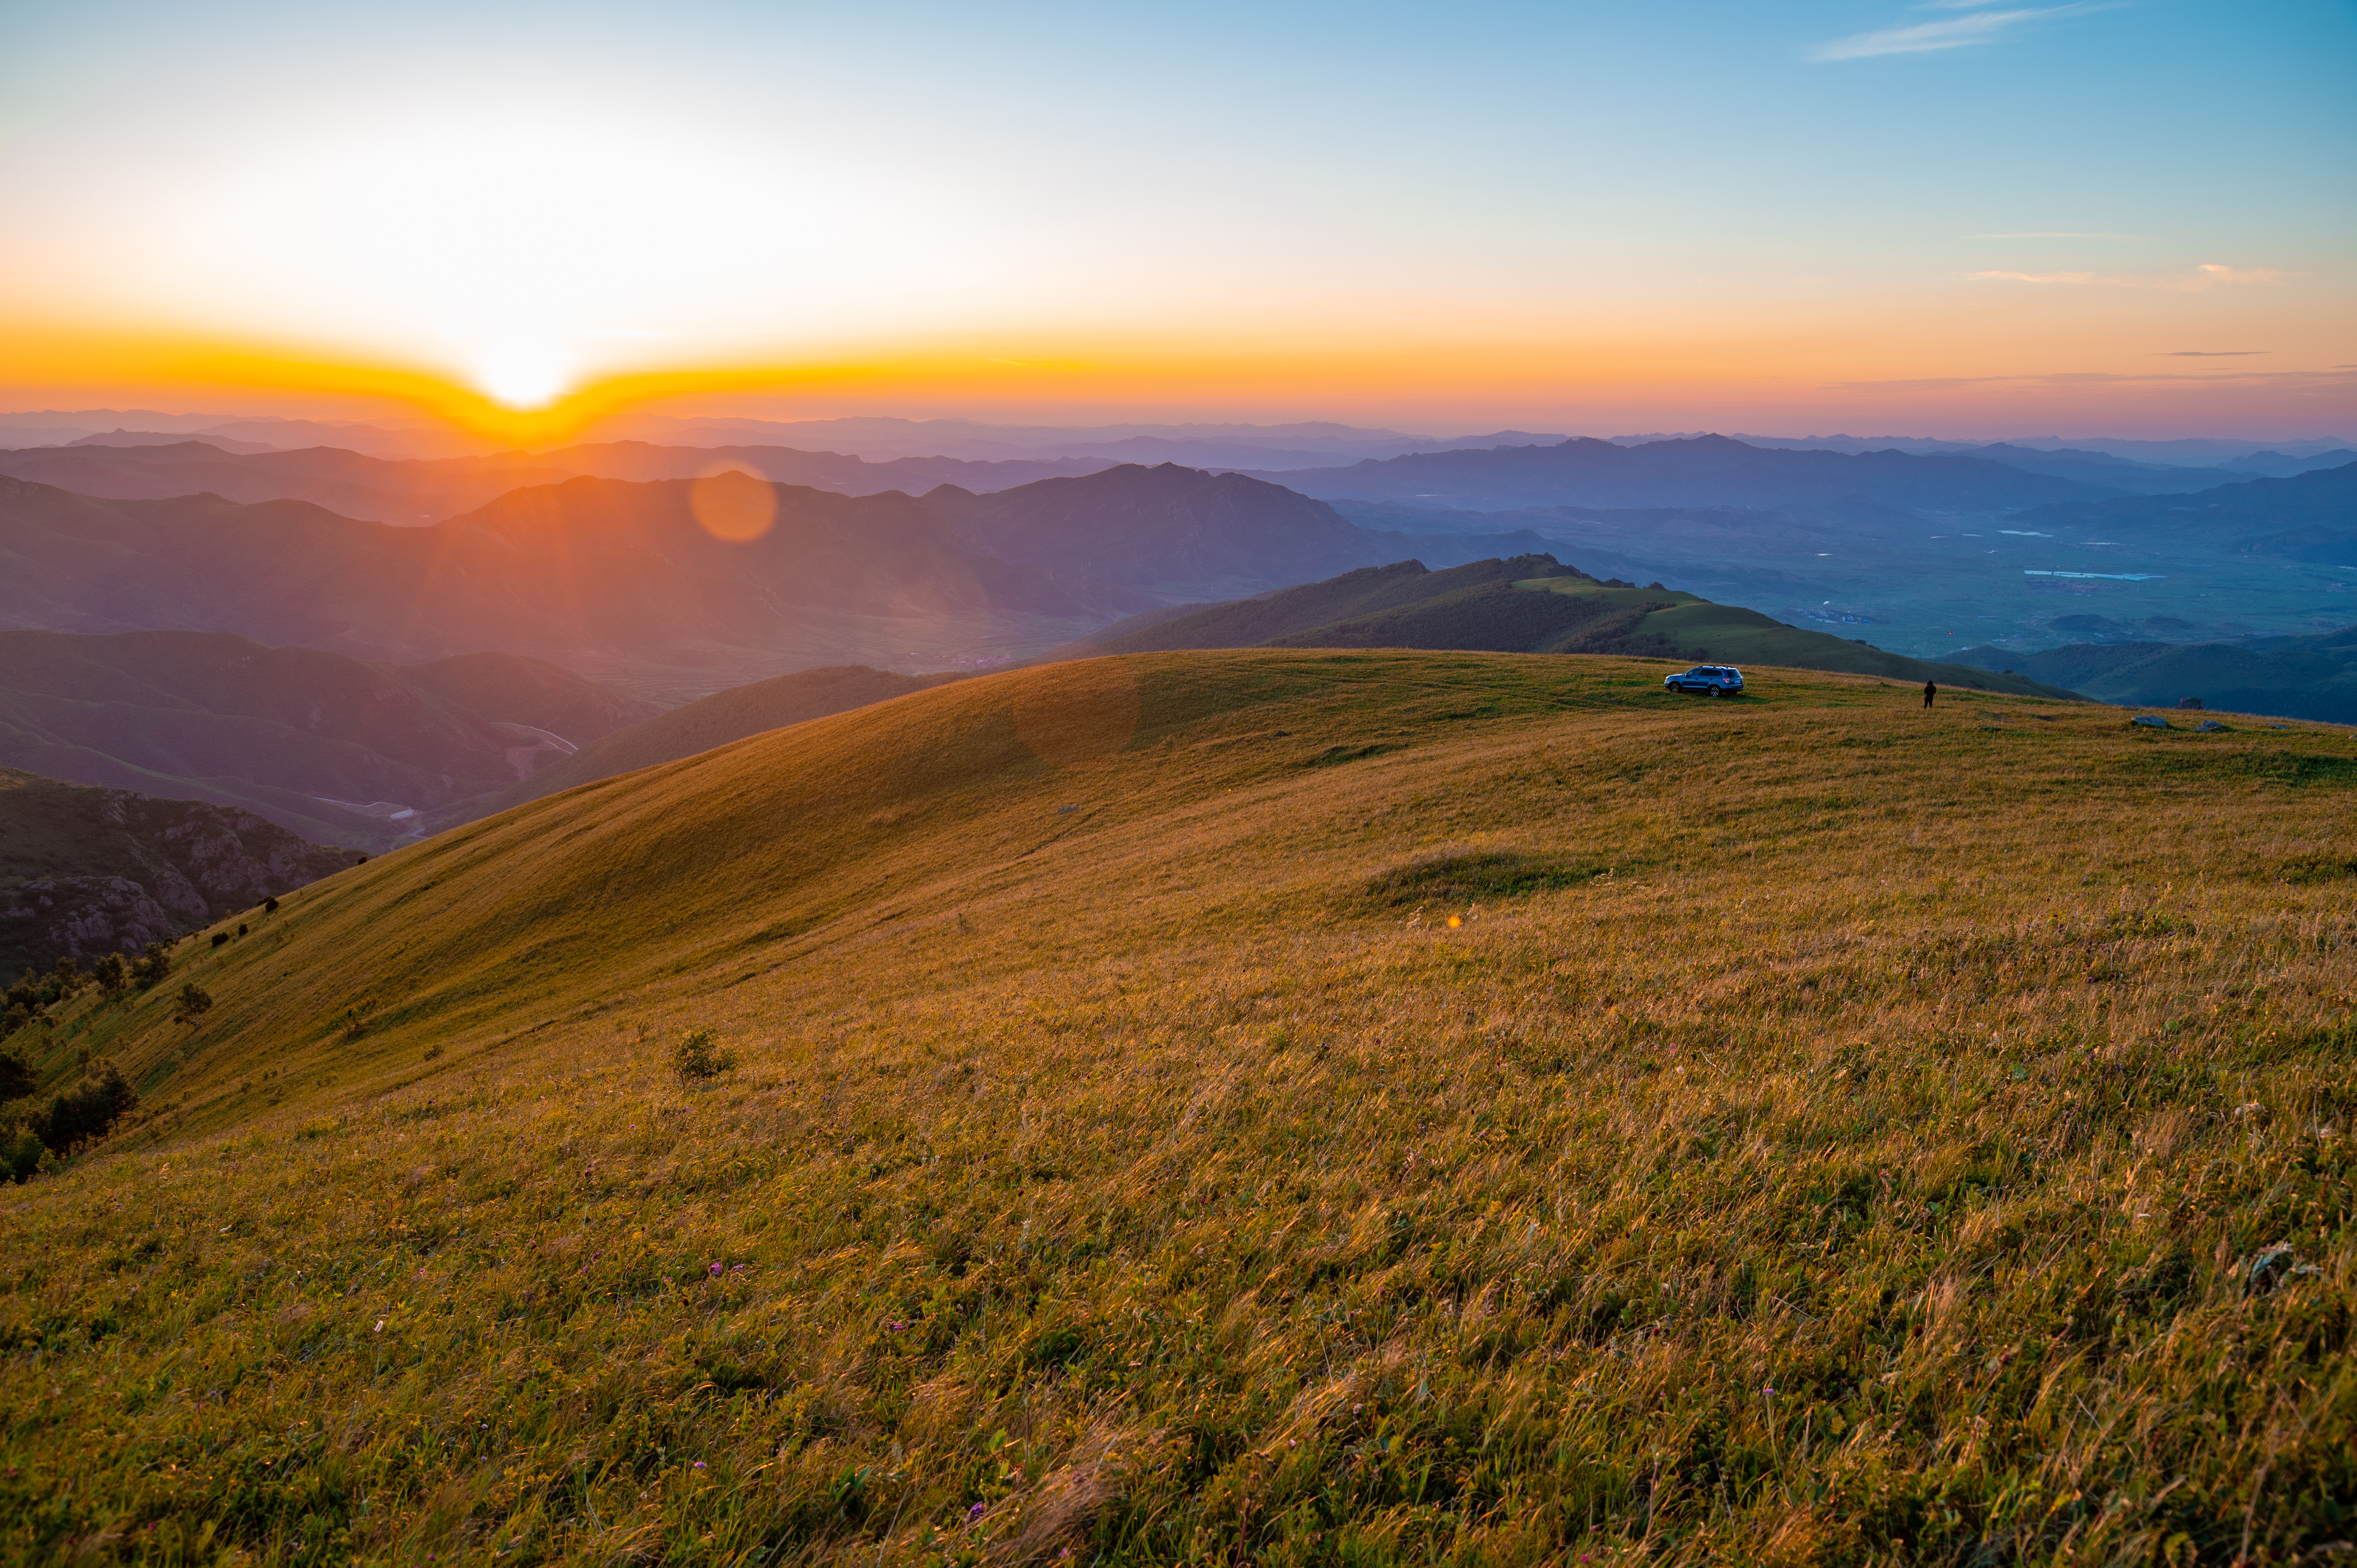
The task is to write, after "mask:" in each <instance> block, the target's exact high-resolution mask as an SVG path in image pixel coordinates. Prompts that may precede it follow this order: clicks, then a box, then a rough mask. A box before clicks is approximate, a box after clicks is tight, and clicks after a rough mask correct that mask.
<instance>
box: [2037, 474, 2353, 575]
mask: <svg viewBox="0 0 2357 1568" xmlns="http://www.w3.org/2000/svg"><path fill="white" fill-rule="evenodd" d="M2017 526H2019V527H2022V528H2052V529H2066V528H2067V529H2072V530H2075V531H2077V532H2098V533H2104V534H2124V535H2128V536H2130V537H2136V538H2146V539H2155V540H2186V539H2194V540H2199V541H2201V542H2202V543H2203V544H2204V545H2206V546H2208V547H2210V548H2212V549H2223V550H2231V551H2233V552H2234V553H2238V554H2244V555H2271V556H2279V557H2282V558H2284V559H2287V560H2292V561H2307V562H2314V563H2318V564H2326V565H2334V566H2342V567H2346V568H2347V569H2349V570H2351V571H2357V460H2352V461H2351V462H2348V463H2345V464H2343V465H2341V467H2335V468H2319V469H2315V470H2313V471H2311V472H2309V473H2304V474H2300V475H2298V476H2297V477H2296V478H2287V479H2249V480H2244V481H2242V482H2239V483H2234V484H2227V485H2220V486H2216V487H2214V488H2212V489H2206V490H2201V491H2197V492H2195V493H2193V494H2191V495H2168V496H2138V497H2134V498H2129V499H2115V500H2105V501H2088V502H2077V503H2064V504H2058V505H2050V506H2045V507H2040V508H2038V509H2036V510H2030V511H2027V512H2024V513H2022V514H2021V515H2020V517H2019V518H2018V520H2017Z"/></svg>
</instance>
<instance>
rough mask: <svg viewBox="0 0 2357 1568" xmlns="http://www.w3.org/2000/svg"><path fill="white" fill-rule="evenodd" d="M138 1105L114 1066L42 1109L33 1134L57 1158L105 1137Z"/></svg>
mask: <svg viewBox="0 0 2357 1568" xmlns="http://www.w3.org/2000/svg"><path fill="white" fill-rule="evenodd" d="M138 1103H139V1091H138V1090H135V1089H134V1088H132V1087H131V1084H130V1082H129V1081H128V1080H127V1079H124V1076H123V1074H122V1073H121V1072H120V1071H118V1070H117V1069H116V1068H115V1066H114V1064H113V1062H108V1063H106V1064H105V1065H104V1066H103V1067H102V1068H100V1069H99V1070H98V1071H96V1072H94V1073H91V1074H89V1075H88V1076H86V1077H84V1078H83V1079H82V1080H81V1082H79V1083H77V1084H75V1085H74V1086H73V1087H72V1088H71V1089H69V1090H65V1091H64V1092H62V1093H60V1094H59V1095H58V1096H57V1097H56V1098H55V1099H53V1100H51V1101H49V1102H48V1105H47V1106H45V1107H44V1108H43V1109H42V1111H41V1113H40V1115H39V1116H38V1118H37V1119H36V1121H35V1122H34V1128H33V1130H34V1131H35V1132H36V1133H38V1134H39V1136H40V1140H41V1142H42V1143H44V1144H48V1146H49V1147H50V1149H52V1150H54V1151H55V1152H56V1153H58V1154H64V1153H65V1152H66V1151H67V1150H69V1149H72V1148H75V1147H77V1146H79V1145H81V1144H90V1143H95V1142H97V1141H98V1140H99V1139H101V1138H103V1137H105V1136H106V1134H107V1133H108V1131H109V1130H110V1129H111V1128H113V1125H114V1124H115V1122H119V1121H121V1120H122V1119H123V1117H124V1113H126V1112H129V1111H130V1110H131V1109H132V1107H134V1106H135V1105H137V1104H138Z"/></svg>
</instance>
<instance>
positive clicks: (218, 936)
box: [213, 931, 229, 947]
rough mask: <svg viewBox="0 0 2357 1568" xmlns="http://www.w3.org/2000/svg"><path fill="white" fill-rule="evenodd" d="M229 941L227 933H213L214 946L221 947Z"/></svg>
mask: <svg viewBox="0 0 2357 1568" xmlns="http://www.w3.org/2000/svg"><path fill="white" fill-rule="evenodd" d="M228 940H229V933H228V932H227V931H215V932H214V933H213V946H215V947H220V946H221V945H222V944H223V943H224V942H226V941H228Z"/></svg>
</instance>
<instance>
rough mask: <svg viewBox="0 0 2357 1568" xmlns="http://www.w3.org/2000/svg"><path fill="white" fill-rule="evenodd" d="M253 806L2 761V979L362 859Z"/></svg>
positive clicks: (86, 964) (160, 933)
mask: <svg viewBox="0 0 2357 1568" xmlns="http://www.w3.org/2000/svg"><path fill="white" fill-rule="evenodd" d="M352 859H353V857H352V855H351V854H350V852H349V851H346V850H340V849H328V848H325V847H323V846H321V845H318V844H315V843H305V842H304V841H303V840H302V839H300V838H298V837H296V835H295V834H293V833H291V832H287V831H286V830H285V829H284V828H282V827H280V826H278V825H277V824H275V823H273V822H265V821H264V820H263V819H262V818H260V817H258V816H255V815H253V813H252V812H250V811H237V810H235V809H233V808H227V807H222V806H217V805H210V804H205V803H201V802H197V801H190V800H155V799H152V798H150V797H148V796H145V795H141V794H137V793H135V792H134V791H132V790H128V789H89V788H85V787H83V786H81V785H75V784H61V783H59V782H58V781H57V780H56V779H42V778H38V777H36V776H34V775H33V774H30V773H25V772H21V771H19V770H17V769H16V768H0V983H6V982H11V981H14V980H16V977H17V976H18V975H20V974H22V973H23V972H25V971H26V970H27V969H28V968H33V969H47V968H48V966H49V965H51V964H53V963H55V962H56V961H58V960H59V959H61V958H70V959H73V960H75V961H77V962H78V963H79V964H80V965H81V968H82V970H83V971H84V972H88V971H89V970H90V969H91V965H92V963H93V962H94V961H96V960H98V959H100V958H102V957H104V956H105V955H106V954H108V953H135V952H138V951H139V950H142V949H144V948H145V947H146V945H147V944H148V943H150V942H169V941H170V940H173V939H174V938H176V937H178V936H181V935H183V934H185V933H187V932H188V931H193V930H196V929H199V927H202V926H205V925H208V924H210V922H212V921H214V920H218V919H220V918H223V917H224V916H228V915H233V914H235V913H237V912H238V911H239V910H241V909H247V908H253V906H255V905H257V904H260V903H261V902H262V901H263V900H264V899H265V898H271V897H277V896H278V895H280V894H283V893H289V892H292V891H293V890H294V889H296V888H297V887H300V886H303V885H304V884H306V883H308V882H315V881H317V879H318V878H320V877H322V876H326V875H329V874H330V873H332V872H335V871H339V870H341V869H342V868H343V867H345V866H348V865H351V864H352Z"/></svg>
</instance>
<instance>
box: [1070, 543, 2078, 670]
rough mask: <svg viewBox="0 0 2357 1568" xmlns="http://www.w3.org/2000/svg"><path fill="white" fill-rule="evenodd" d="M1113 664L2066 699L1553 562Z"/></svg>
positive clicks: (1149, 642) (1415, 588)
mask: <svg viewBox="0 0 2357 1568" xmlns="http://www.w3.org/2000/svg"><path fill="white" fill-rule="evenodd" d="M1089 646H1090V647H1092V648H1094V649H1099V650H1103V651H1105V652H1108V653H1148V652H1157V651H1161V650H1172V649H1190V648H1191V649H1211V648H1415V649H1433V650H1460V651H1476V652H1499V653H1610V654H1620V655H1627V656H1633V657H1641V658H1665V659H1673V660H1697V661H1699V660H1715V661H1718V662H1723V663H1730V664H1738V665H1742V664H1751V665H1761V666H1770V665H1774V666H1783V667H1786V668H1791V669H1801V670H1830V671H1846V672H1849V673H1854V674H1862V675H1875V676H1879V677H1881V678H1883V679H1886V680H1891V681H1899V682H1906V683H1908V684H1910V685H1915V684H1921V682H1926V681H1933V682H1938V683H1939V684H1941V685H1943V686H1964V687H1969V688H1973V689H1976V690H1983V691H2005V692H2018V693H2034V694H2037V695H2040V696H2049V697H2068V696H2070V695H2072V693H2070V692H2068V691H2065V690H2061V689H2060V688H2058V687H2054V686H2049V685H2044V684H2041V683H2040V682H2036V681H2033V680H2030V679H2028V678H2026V677H2024V676H2022V675H2019V674H2017V673H2015V672H2013V671H2003V672H1997V673H1992V672H1991V671H1988V670H1986V669H1980V668H1975V667H1973V666H1969V665H1962V664H1947V663H1936V664H1935V663H1929V662H1926V661H1924V660H1915V659H1907V658H1903V657H1901V656H1900V655H1898V654H1895V653H1886V652H1884V651H1883V650H1880V649H1878V648H1872V647H1868V646H1867V644H1865V643H1862V642H1854V641H1848V640H1845V639H1841V638H1838V637H1834V636H1831V635H1828V634H1827V633H1824V632H1817V631H1803V630H1802V629H1801V628H1797V627H1792V626H1787V625H1785V624H1784V623H1782V622H1781V621H1778V620H1775V619H1773V618H1770V617H1768V616H1764V615H1760V613H1758V612H1757V611H1754V610H1747V609H1742V608H1738V607H1734V606H1729V605H1715V604H1712V603H1710V602H1709V601H1708V600H1706V599H1703V598H1699V597H1697V596H1695V595H1693V594H1684V593H1678V592H1675V591H1674V590H1670V589H1665V588H1663V586H1662V585H1660V584H1659V583H1652V584H1648V585H1644V586H1642V587H1640V586H1638V585H1634V584H1631V583H1627V582H1623V581H1620V580H1618V579H1612V580H1607V581H1603V582H1598V580H1597V579H1596V578H1594V577H1591V576H1589V575H1587V573H1585V572H1581V571H1578V570H1577V569H1576V568H1574V567H1570V566H1566V565H1565V564H1562V563H1560V562H1558V561H1556V560H1555V557H1554V556H1552V555H1545V554H1540V555H1523V556H1516V557H1513V558H1511V559H1505V560H1491V561H1479V562H1473V563H1470V564H1466V565H1462V566H1458V567H1454V568H1452V569H1450V570H1448V571H1441V572H1430V571H1426V569H1425V568H1424V567H1423V566H1422V565H1421V564H1418V563H1416V562H1414V561H1406V562H1401V563H1399V564H1395V565H1391V566H1385V567H1382V568H1378V569H1372V570H1364V571H1358V572H1351V573H1346V574H1344V575H1340V576H1338V577H1335V578H1332V579H1330V580H1329V581H1327V582H1322V583H1309V584H1305V585H1301V586H1299V587H1295V588H1287V589H1285V590H1283V591H1281V592H1278V593H1274V594H1264V595H1262V596H1258V597H1256V598H1252V599H1246V600H1242V601H1238V602H1235V603H1231V604H1222V605H1206V606H1202V607H1197V608H1193V609H1190V610H1189V611H1187V612H1186V613H1183V614H1178V615H1172V614H1169V613H1168V612H1162V613H1157V614H1156V615H1152V616H1144V617H1139V618H1136V619H1135V620H1131V621H1126V622H1122V623H1119V624H1116V625H1114V626H1111V627H1107V628H1105V629H1104V631H1103V632H1102V633H1100V634H1099V635H1098V636H1096V637H1095V638H1092V639H1090V644H1089Z"/></svg>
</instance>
